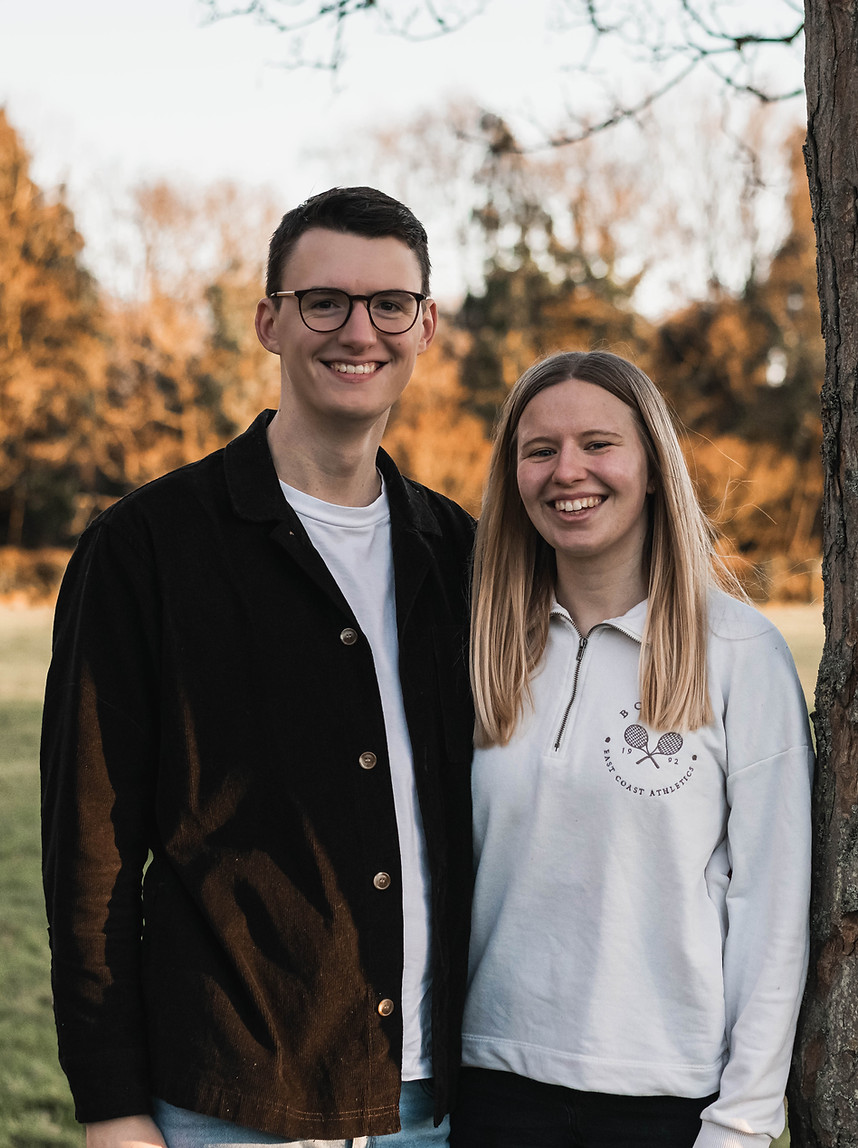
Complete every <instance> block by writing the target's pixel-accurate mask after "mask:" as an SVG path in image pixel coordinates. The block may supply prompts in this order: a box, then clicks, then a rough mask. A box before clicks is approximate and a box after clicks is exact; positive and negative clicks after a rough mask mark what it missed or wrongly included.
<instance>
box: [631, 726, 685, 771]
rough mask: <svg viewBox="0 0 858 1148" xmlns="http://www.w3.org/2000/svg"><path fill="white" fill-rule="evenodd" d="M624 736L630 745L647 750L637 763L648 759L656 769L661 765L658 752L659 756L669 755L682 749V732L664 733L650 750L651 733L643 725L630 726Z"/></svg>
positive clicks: (633, 747)
mask: <svg viewBox="0 0 858 1148" xmlns="http://www.w3.org/2000/svg"><path fill="white" fill-rule="evenodd" d="M623 736H624V737H625V739H626V744H627V745H630V746H631V747H632V749H642V750H644V751H645V752H644V755H643V757H642V758H639V759H638V761H637V762H636V763H635V764H636V765H640V764H641V762H644V761H647V759H648V760H649V761H651V762H652V764H653V765H654V766H655V768H656V769H660V768H661V767H660V766H659V764H658V762H657V761H656V760H655V755H656V754H658V756H659V757H667V756H668V755H669V754H671V753H678V752H679V751H680V750H681V749H682V735H681V734H678V733H663V734H662V735H661V737H660V738H659V739H658V741H657V742H656V743H655V748H654V749H653V750H650V748H649V734H648V733H647V731H646V730H645V729H644V727H643V726H642V725H630V726H628V727H627V728H626V732H625V734H624V735H623Z"/></svg>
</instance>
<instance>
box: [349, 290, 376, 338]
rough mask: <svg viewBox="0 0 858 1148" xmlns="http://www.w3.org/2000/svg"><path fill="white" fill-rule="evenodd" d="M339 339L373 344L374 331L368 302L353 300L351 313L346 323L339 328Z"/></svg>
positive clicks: (365, 300)
mask: <svg viewBox="0 0 858 1148" xmlns="http://www.w3.org/2000/svg"><path fill="white" fill-rule="evenodd" d="M340 337H341V338H342V339H343V341H344V342H356V343H361V344H365V343H374V342H375V339H376V329H375V327H373V325H372V322H371V320H370V317H369V300H368V299H353V300H352V311H351V314H350V315H349V317H348V319H347V320H346V323H345V325H344V326H343V327H341V328H340Z"/></svg>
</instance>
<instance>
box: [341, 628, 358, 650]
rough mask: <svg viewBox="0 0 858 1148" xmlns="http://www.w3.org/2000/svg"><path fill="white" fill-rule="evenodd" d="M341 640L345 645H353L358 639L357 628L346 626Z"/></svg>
mask: <svg viewBox="0 0 858 1148" xmlns="http://www.w3.org/2000/svg"><path fill="white" fill-rule="evenodd" d="M340 641H341V642H342V643H343V645H344V646H353V645H354V644H355V642H356V641H357V630H353V629H352V628H351V626H346V628H345V629H344V630H343V632H342V633H341V634H340Z"/></svg>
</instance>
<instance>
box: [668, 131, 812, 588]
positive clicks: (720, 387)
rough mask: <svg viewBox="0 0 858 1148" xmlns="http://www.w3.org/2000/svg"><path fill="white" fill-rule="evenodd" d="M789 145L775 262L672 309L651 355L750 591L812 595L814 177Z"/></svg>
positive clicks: (698, 478)
mask: <svg viewBox="0 0 858 1148" xmlns="http://www.w3.org/2000/svg"><path fill="white" fill-rule="evenodd" d="M793 142H795V141H793ZM790 151H791V157H792V173H791V181H790V191H789V195H788V197H787V198H788V204H789V216H790V225H789V230H788V232H787V234H786V236H785V237H784V238H783V240H782V242H781V243H780V244H779V246H778V249H777V250H776V252H775V254H774V256H773V257H772V259H771V260H770V262H769V264H768V266H766V267H757V268H756V269H755V271H754V273H753V274H752V275H751V276H750V277H749V279H748V281H747V282H746V284H745V287H744V290H743V291H742V292H741V293H739V294H733V293H731V292H726V291H724V290H722V289H721V288H720V287H719V286H718V285H717V284H715V285H713V289H712V291H711V292H710V294H709V296H708V297H707V298H706V299H703V300H700V301H696V302H693V303H690V304H688V305H687V306H686V307H684V308H682V309H681V310H680V311H678V312H677V313H675V314H673V315H671V316H669V317H668V318H667V319H666V320H665V321H664V322H663V323H661V324H660V325H659V327H658V331H657V335H656V338H655V340H654V343H653V346H652V350H651V354H650V361H651V370H652V373H653V375H654V377H655V378H657V379H658V380H659V383H660V384H661V386H662V387H663V389H664V390H665V391H666V393H667V395H668V397H669V398H670V400H671V401H672V403H673V405H674V407H675V408H676V410H677V411H678V412H679V413H680V415H681V419H682V422H683V424H684V426H685V427H686V428H687V429H688V431H689V435H688V439H687V446H688V449H687V453H688V457H689V462H690V464H691V468H692V472H693V473H694V476H695V479H696V481H697V486H698V490H699V491H700V493H701V495H702V496H703V499H704V502H705V504H706V506H707V509H708V510H709V511H710V513H712V514H713V516H714V517H715V518H716V520H718V522H719V523H720V525H721V527H722V529H723V531H724V532H725V534H726V535H727V536H728V538H729V539H730V541H731V543H732V545H733V547H734V548H735V550H736V552H737V553H738V555H739V556H740V558H741V559H742V560H743V564H742V565H741V566H740V571H741V572H742V573H744V575H745V577H746V579H747V580H748V586H749V589H750V590H751V592H752V593H754V594H757V595H759V596H761V597H768V596H769V595H773V596H776V597H778V598H780V599H784V598H787V597H793V598H797V599H800V600H803V601H806V600H808V599H809V598H811V597H812V596H813V591H814V589H815V587H816V580H817V565H818V556H819V553H820V550H821V545H822V539H821V517H820V502H821V496H822V471H821V467H820V465H819V451H820V445H821V427H820V422H819V387H820V384H821V380H822V376H823V370H824V361H823V346H822V339H821V337H820V335H819V332H818V321H819V310H818V305H817V301H816V290H815V287H816V269H815V257H814V244H813V226H812V223H811V219H810V200H809V197H808V193H807V180H806V178H805V175H804V171H803V165H801V152H800V149H799V148H798V147H797V146H793V147H792V148H791V149H790Z"/></svg>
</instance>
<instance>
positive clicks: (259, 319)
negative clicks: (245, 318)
mask: <svg viewBox="0 0 858 1148" xmlns="http://www.w3.org/2000/svg"><path fill="white" fill-rule="evenodd" d="M277 314H278V311H277V305H276V303H275V302H274V300H273V299H269V298H268V296H266V297H265V298H264V299H260V300H259V302H258V303H257V304H256V321H255V326H256V337H257V339H259V342H260V343H261V344H262V346H263V347H264V348H265V350H266V351H270V352H271V354H272V355H279V354H280V340H279V339H278V338H277V330H276V324H277Z"/></svg>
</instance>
